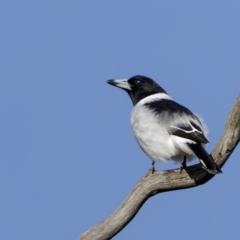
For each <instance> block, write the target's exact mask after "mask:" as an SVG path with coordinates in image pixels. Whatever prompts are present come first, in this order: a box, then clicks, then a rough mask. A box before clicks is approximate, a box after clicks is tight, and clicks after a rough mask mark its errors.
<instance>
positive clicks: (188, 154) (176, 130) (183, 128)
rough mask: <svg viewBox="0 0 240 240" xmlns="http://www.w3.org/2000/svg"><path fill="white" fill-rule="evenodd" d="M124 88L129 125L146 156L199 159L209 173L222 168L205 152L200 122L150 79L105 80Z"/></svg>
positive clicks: (154, 159) (183, 164)
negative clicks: (130, 105)
mask: <svg viewBox="0 0 240 240" xmlns="http://www.w3.org/2000/svg"><path fill="white" fill-rule="evenodd" d="M107 83H109V84H111V85H113V86H116V87H119V88H122V89H124V90H125V91H126V92H127V93H128V94H129V96H130V98H131V100H132V102H133V110H132V113H131V126H132V130H133V133H134V136H135V138H136V140H137V142H138V144H139V145H140V147H141V148H142V150H143V151H144V152H145V153H146V154H147V156H148V157H149V158H150V159H152V161H153V164H154V163H155V161H166V160H170V159H172V160H174V161H177V162H182V168H184V167H185V166H186V161H190V160H192V159H193V158H194V157H198V158H199V160H200V162H201V164H202V166H203V168H204V169H206V170H207V171H208V172H209V173H211V174H218V173H220V172H221V169H220V168H219V167H218V166H217V164H216V163H215V162H214V160H213V159H212V157H211V155H209V154H208V153H207V152H206V150H205V149H204V146H205V144H207V143H208V140H207V138H206V134H207V128H206V126H205V125H204V123H203V121H202V120H201V119H200V118H199V117H197V116H196V115H195V114H193V113H192V112H191V111H190V110H189V109H187V108H186V107H184V106H182V105H180V104H178V103H177V102H175V101H173V99H172V98H171V97H170V96H169V95H168V94H167V93H166V92H165V90H164V89H163V88H161V87H160V86H159V85H158V84H157V83H156V82H154V81H153V80H152V79H150V78H148V77H145V76H140V75H137V76H134V77H131V78H129V79H114V80H108V81H107Z"/></svg>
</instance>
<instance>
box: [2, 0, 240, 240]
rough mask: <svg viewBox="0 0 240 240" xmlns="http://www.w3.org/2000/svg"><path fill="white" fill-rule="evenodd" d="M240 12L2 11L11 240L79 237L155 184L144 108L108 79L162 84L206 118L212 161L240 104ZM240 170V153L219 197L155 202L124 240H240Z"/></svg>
mask: <svg viewBox="0 0 240 240" xmlns="http://www.w3.org/2000/svg"><path fill="white" fill-rule="evenodd" d="M239 13H240V2H239V1H211V0H207V1H205V0H204V1H190V0H189V1H177V0H175V1H157V0H155V1H137V0H133V1H126V0H123V1H110V0H108V1H105V0H102V1H62V0H59V1H46V0H42V1H30V0H29V1H24V0H23V1H16V0H12V1H11V0H10V1H1V3H0V27H1V38H0V64H1V71H0V191H1V197H0V228H1V230H0V239H4V240H12V239H24V240H30V239H35V240H40V239H41V240H42V239H47V240H48V239H49V240H50V239H54V240H55V239H58V240H59V239H61V240H65V239H68V240H69V239H76V238H77V237H78V236H79V234H80V233H81V232H83V231H85V230H87V229H88V228H90V227H92V226H93V225H95V224H97V223H99V222H100V221H102V220H103V219H105V218H106V217H107V216H108V215H110V214H111V213H112V212H113V211H114V210H115V209H116V208H117V207H118V206H119V205H120V204H121V202H122V201H123V200H124V199H125V197H126V196H127V195H128V193H129V192H130V191H131V189H132V188H133V186H134V185H135V183H136V182H137V181H138V180H139V179H140V177H141V176H142V175H143V174H145V173H146V171H147V170H148V168H149V166H150V161H149V159H148V158H147V157H146V156H145V155H144V153H143V152H142V151H141V149H140V148H139V147H138V145H137V143H136V142H135V140H134V138H133V136H132V132H131V128H130V111H131V108H132V103H131V101H130V99H129V97H128V96H127V94H126V93H124V92H123V91H121V90H119V89H117V88H113V87H111V86H110V85H107V84H106V80H107V79H110V78H128V77H131V76H133V75H136V74H142V75H146V76H149V77H151V78H153V79H155V80H156V81H157V82H158V83H159V84H160V85H161V86H162V87H163V88H164V89H165V90H166V91H167V92H168V93H169V94H170V95H171V96H172V97H173V98H174V99H175V100H176V101H178V102H180V103H181V104H183V105H185V106H187V107H188V108H190V109H191V110H192V111H193V112H195V113H198V114H200V115H201V116H202V117H203V118H204V119H205V122H206V123H207V125H208V127H209V129H210V134H209V140H210V144H209V145H208V146H207V149H208V151H211V150H212V148H213V147H214V145H215V144H216V142H217V141H218V139H219V137H220V135H221V133H222V130H223V128H224V125H225V122H226V118H227V116H228V113H229V111H230V109H231V107H232V105H233V103H234V101H235V99H236V98H237V96H238V95H239V92H240V91H239V90H240V70H239V69H240V68H239V67H240V44H239V43H240V14H239ZM239 159H240V147H238V148H237V149H236V150H235V152H234V153H233V155H232V156H231V158H230V159H229V161H228V162H227V164H226V165H225V166H224V168H223V172H224V174H222V175H220V176H217V177H215V178H214V179H212V180H211V181H210V182H208V183H207V184H206V185H203V186H200V187H197V188H194V189H189V190H184V191H175V192H170V193H164V194H159V195H157V196H155V197H153V198H151V199H149V201H147V202H146V204H145V205H144V206H143V208H142V209H141V210H140V212H139V213H138V215H137V216H136V217H135V218H134V219H133V221H132V222H131V223H130V224H129V225H128V226H127V227H126V228H125V229H124V230H123V231H122V232H121V233H119V234H118V235H117V236H116V237H115V238H114V239H117V240H120V239H138V240H144V239H179V238H180V239H183V238H184V239H193V236H194V239H195V240H202V239H218V240H221V239H236V238H237V237H236V236H239V218H240V207H239V203H240V187H239V169H240V161H239ZM195 162H197V161H195ZM175 167H178V166H177V165H174V164H171V163H168V164H161V163H159V164H157V165H156V168H157V169H158V170H161V169H170V168H175Z"/></svg>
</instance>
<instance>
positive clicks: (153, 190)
mask: <svg viewBox="0 0 240 240" xmlns="http://www.w3.org/2000/svg"><path fill="white" fill-rule="evenodd" d="M239 140H240V95H239V96H238V98H237V100H236V102H235V104H234V106H233V108H232V110H231V112H230V114H229V116H228V119H227V123H226V126H225V129H224V131H223V134H222V136H221V138H220V140H219V141H218V143H217V145H216V146H215V148H214V150H213V151H212V153H211V154H212V156H213V159H214V160H215V162H216V163H217V164H218V166H219V167H220V168H221V167H222V166H223V165H224V164H225V163H226V161H227V159H228V158H229V156H230V155H231V153H232V152H233V151H234V149H235V147H236V146H237V144H238V142H239ZM214 176H215V175H212V174H209V173H208V172H207V171H206V170H204V169H202V167H201V164H196V165H193V166H190V167H187V168H186V169H185V171H183V173H182V174H179V169H175V170H168V171H161V172H159V171H155V172H154V173H152V172H150V171H149V172H148V173H147V174H145V175H144V176H143V177H142V178H141V179H140V180H139V181H138V183H137V184H136V186H135V187H134V189H133V190H132V192H131V193H130V194H129V195H128V197H127V198H126V199H125V201H124V202H123V203H122V205H121V206H120V207H119V208H118V209H117V210H116V211H115V212H114V213H113V214H112V215H111V216H109V217H108V218H107V219H105V220H104V221H103V222H101V223H99V224H98V225H96V226H94V227H93V228H91V229H89V230H88V231H86V232H84V233H83V234H82V235H81V236H80V237H79V240H95V239H98V240H106V239H111V238H112V237H114V236H115V235H116V234H117V233H118V232H120V231H121V230H122V229H123V228H124V227H125V226H126V225H127V224H128V223H129V222H130V221H131V220H132V219H133V218H134V217H135V215H136V214H137V212H138V211H139V210H140V208H141V207H142V206H143V204H144V203H145V202H146V201H147V200H148V198H150V197H152V196H154V195H156V194H158V193H162V192H167V191H173V190H180V189H186V188H192V187H196V186H199V185H201V184H204V183H206V182H208V181H209V180H210V179H211V178H213V177H214Z"/></svg>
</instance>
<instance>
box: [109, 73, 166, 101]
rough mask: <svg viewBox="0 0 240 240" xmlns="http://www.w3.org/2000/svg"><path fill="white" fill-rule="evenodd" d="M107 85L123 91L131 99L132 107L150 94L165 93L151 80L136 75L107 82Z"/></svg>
mask: <svg viewBox="0 0 240 240" xmlns="http://www.w3.org/2000/svg"><path fill="white" fill-rule="evenodd" d="M107 83H109V84H111V85H113V86H116V87H119V88H122V89H124V90H125V91H126V92H127V93H128V94H129V96H130V98H131V99H132V102H133V105H135V104H137V103H138V102H139V101H140V100H141V99H143V98H145V97H147V96H150V95H152V94H155V93H166V92H165V91H164V89H163V88H161V87H160V86H159V85H158V84H157V83H156V82H154V81H153V80H152V79H151V78H148V77H145V76H141V75H136V76H133V77H131V78H129V79H115V80H108V81H107Z"/></svg>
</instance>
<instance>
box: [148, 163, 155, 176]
mask: <svg viewBox="0 0 240 240" xmlns="http://www.w3.org/2000/svg"><path fill="white" fill-rule="evenodd" d="M154 164H155V161H152V165H151V167H150V168H149V170H148V171H149V172H151V173H152V174H153V173H154V172H155V167H154Z"/></svg>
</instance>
